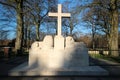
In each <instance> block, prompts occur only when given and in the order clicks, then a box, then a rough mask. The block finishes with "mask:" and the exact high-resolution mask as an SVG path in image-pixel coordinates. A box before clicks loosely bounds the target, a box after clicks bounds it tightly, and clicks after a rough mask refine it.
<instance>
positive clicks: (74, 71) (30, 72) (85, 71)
mask: <svg viewBox="0 0 120 80" xmlns="http://www.w3.org/2000/svg"><path fill="white" fill-rule="evenodd" d="M106 75H108V72H107V71H106V70H104V69H103V68H101V67H99V66H85V67H72V68H64V69H63V68H61V69H60V68H58V69H57V68H56V69H52V68H50V69H46V68H43V69H40V68H39V67H37V66H32V67H29V66H28V63H27V62H25V63H23V64H21V65H19V66H18V67H16V68H14V69H12V70H11V71H9V76H106Z"/></svg>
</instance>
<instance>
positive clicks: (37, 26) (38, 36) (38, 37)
mask: <svg viewBox="0 0 120 80" xmlns="http://www.w3.org/2000/svg"><path fill="white" fill-rule="evenodd" d="M39 28H40V26H39V24H36V41H39V39H40V32H39Z"/></svg>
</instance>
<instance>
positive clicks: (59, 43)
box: [54, 36, 64, 50]
mask: <svg viewBox="0 0 120 80" xmlns="http://www.w3.org/2000/svg"><path fill="white" fill-rule="evenodd" d="M54 49H57V50H59V49H64V37H63V36H55V38H54Z"/></svg>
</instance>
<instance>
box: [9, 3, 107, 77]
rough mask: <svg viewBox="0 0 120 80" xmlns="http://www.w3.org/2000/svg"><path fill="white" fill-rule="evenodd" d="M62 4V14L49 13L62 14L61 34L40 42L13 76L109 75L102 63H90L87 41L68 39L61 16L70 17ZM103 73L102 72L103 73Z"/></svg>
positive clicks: (33, 45)
mask: <svg viewBox="0 0 120 80" xmlns="http://www.w3.org/2000/svg"><path fill="white" fill-rule="evenodd" d="M61 8H62V6H61V4H58V13H48V15H49V16H53V17H58V28H57V29H58V31H57V32H58V33H57V35H56V36H55V37H52V36H50V35H47V36H46V37H45V38H44V40H43V41H41V42H39V41H36V42H34V43H33V44H32V46H31V48H30V50H29V62H28V65H27V64H26V63H25V64H23V65H20V66H19V67H17V68H15V69H13V70H12V71H11V72H10V75H14V76H15V75H17V76H18V75H20V76H21V75H23V76H26V75H27V76H36V75H37V76H38V75H40V76H58V75H63V76H65V75H107V74H108V73H107V71H106V70H104V69H102V68H100V67H98V66H89V55H88V49H87V48H86V45H85V44H84V43H83V42H75V41H74V39H73V38H72V37H71V36H67V37H66V38H64V37H63V36H62V31H61V18H62V17H70V13H62V9H61ZM101 73H102V74H101Z"/></svg>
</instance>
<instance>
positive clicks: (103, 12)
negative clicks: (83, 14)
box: [85, 0, 120, 57]
mask: <svg viewBox="0 0 120 80" xmlns="http://www.w3.org/2000/svg"><path fill="white" fill-rule="evenodd" d="M119 3H120V0H107V1H106V0H104V1H103V0H94V1H93V2H92V3H90V4H89V5H87V6H85V7H89V9H90V11H92V10H91V9H93V8H94V11H96V10H97V12H95V13H96V14H95V15H94V16H97V19H96V20H95V21H96V23H95V24H96V26H95V27H98V29H99V31H100V30H101V31H104V32H105V33H106V34H107V36H108V47H109V50H110V51H111V52H110V55H111V56H113V57H116V56H119V54H118V51H117V50H118V24H119V22H118V18H119V17H118V16H119V8H120V5H119ZM92 16H93V15H92Z"/></svg>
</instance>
